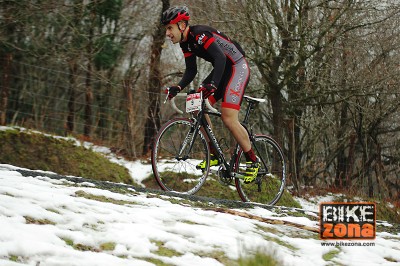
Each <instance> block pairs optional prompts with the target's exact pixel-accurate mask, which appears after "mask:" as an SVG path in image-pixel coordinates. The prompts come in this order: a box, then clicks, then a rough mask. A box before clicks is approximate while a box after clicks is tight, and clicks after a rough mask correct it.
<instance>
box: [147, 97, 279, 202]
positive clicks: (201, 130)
mask: <svg viewBox="0 0 400 266" xmlns="http://www.w3.org/2000/svg"><path fill="white" fill-rule="evenodd" d="M167 97H168V96H167ZM166 100H167V98H166ZM173 100H174V99H172V100H171V103H172V105H173V106H175V107H174V108H175V109H176V110H177V111H178V112H179V113H182V112H181V111H180V110H179V109H177V108H176V105H175V102H174V101H173ZM244 100H245V101H246V102H247V103H248V106H247V108H246V111H245V116H244V119H243V121H242V122H241V124H242V125H243V126H244V128H245V129H246V130H247V132H248V133H249V136H250V141H251V144H252V147H253V149H254V151H255V153H256V155H257V156H258V157H259V159H260V160H261V167H260V169H259V172H258V175H257V177H256V179H255V181H253V182H252V183H250V184H244V183H243V177H244V174H245V167H246V160H245V158H244V154H243V150H242V149H241V148H240V146H239V144H237V143H236V146H235V149H234V152H233V153H232V154H231V159H230V160H229V162H228V160H227V159H226V157H225V155H224V152H223V151H222V149H221V146H220V144H219V143H218V141H217V139H216V136H215V135H214V132H213V131H212V128H211V126H210V124H209V123H208V122H207V120H206V117H205V115H206V114H208V115H211V116H218V117H221V113H220V112H219V111H217V110H215V109H214V108H212V107H211V106H210V105H209V103H208V100H204V99H202V96H201V94H200V93H188V94H187V100H186V103H187V105H186V110H187V112H188V113H190V116H191V117H190V118H185V117H179V118H174V119H171V120H169V121H167V122H166V123H165V124H164V125H162V127H161V128H160V130H159V132H158V134H157V135H156V137H155V140H154V143H153V149H152V154H151V162H152V168H153V174H154V177H155V179H156V181H157V183H158V185H159V186H160V187H161V189H163V190H165V191H174V192H177V193H184V194H190V195H192V194H195V193H196V192H197V191H199V189H200V188H201V187H202V185H203V184H204V182H205V181H206V179H207V176H208V175H209V173H210V172H211V173H214V174H216V175H217V177H218V178H219V181H220V182H221V183H222V184H224V185H227V186H228V185H231V184H233V181H234V183H235V187H236V190H237V192H238V194H239V196H240V198H241V200H242V201H245V202H255V203H261V204H267V205H274V204H275V203H277V202H278V200H279V199H280V198H281V196H282V194H283V191H284V187H285V183H286V165H285V159H284V154H283V151H282V149H281V147H280V146H279V144H278V143H277V142H276V141H275V140H274V139H273V138H272V137H270V136H267V135H263V134H254V133H253V130H252V128H250V129H249V124H248V122H249V117H250V113H251V111H253V110H254V109H255V107H256V106H257V105H258V104H260V103H263V102H265V101H266V100H265V99H259V98H253V97H250V96H247V95H245V96H244ZM164 103H165V102H164ZM188 103H189V104H188ZM188 105H189V106H188ZM190 105H192V106H190ZM207 106H208V108H207ZM210 109H211V110H210ZM206 136H207V137H208V140H210V145H213V146H214V148H215V150H216V151H217V154H215V155H216V156H218V158H219V161H220V162H221V164H220V165H219V166H217V167H215V166H213V167H210V163H209V162H210V147H209V144H208V140H207V138H206ZM203 160H205V161H206V167H205V169H203V170H201V169H197V168H196V166H197V165H198V164H199V163H200V162H202V161H203Z"/></svg>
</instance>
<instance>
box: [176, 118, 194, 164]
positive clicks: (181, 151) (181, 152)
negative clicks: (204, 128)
mask: <svg viewBox="0 0 400 266" xmlns="http://www.w3.org/2000/svg"><path fill="white" fill-rule="evenodd" d="M199 130H200V125H194V126H192V127H191V128H190V130H189V132H188V133H187V134H186V137H185V139H184V140H183V143H182V146H181V148H180V149H179V153H178V155H177V156H176V157H175V159H177V160H178V161H180V160H187V159H189V152H190V151H191V150H192V148H193V144H194V141H195V139H196V135H197V133H198V132H199ZM188 144H189V148H188V149H186V146H187V145H188ZM185 150H186V153H185Z"/></svg>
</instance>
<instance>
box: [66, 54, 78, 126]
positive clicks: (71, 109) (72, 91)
mask: <svg viewBox="0 0 400 266" xmlns="http://www.w3.org/2000/svg"><path fill="white" fill-rule="evenodd" d="M77 70H78V64H77V63H76V61H74V60H73V62H70V64H69V99H68V115H67V125H66V134H70V133H72V132H73V131H74V128H75V100H76V74H77Z"/></svg>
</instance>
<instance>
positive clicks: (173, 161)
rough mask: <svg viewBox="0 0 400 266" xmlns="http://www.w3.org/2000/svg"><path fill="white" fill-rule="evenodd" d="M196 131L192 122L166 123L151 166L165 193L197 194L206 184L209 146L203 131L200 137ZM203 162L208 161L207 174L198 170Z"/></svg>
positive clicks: (175, 121) (154, 149) (155, 143)
mask: <svg viewBox="0 0 400 266" xmlns="http://www.w3.org/2000/svg"><path fill="white" fill-rule="evenodd" d="M193 131H194V125H193V123H192V121H191V120H189V119H186V118H176V119H173V120H170V121H168V122H167V123H165V124H164V125H163V126H162V128H161V129H160V131H159V133H158V134H157V136H156V138H155V141H154V144H153V149H152V155H151V163H152V167H153V174H154V177H155V179H156V181H157V183H158V184H159V185H160V187H161V189H163V190H167V191H174V192H178V193H185V194H194V193H196V192H197V191H198V190H199V189H200V188H201V186H202V185H203V183H204V182H205V181H206V178H207V175H208V172H209V160H210V155H209V154H210V151H209V147H208V143H207V140H206V138H205V137H204V135H203V133H202V132H201V131H200V130H199V131H198V133H197V135H196V136H194V134H193ZM193 138H194V143H193V146H192V147H191V149H190V142H191V141H192V139H193ZM189 149H190V150H189ZM203 160H206V162H207V167H206V168H205V169H204V170H199V169H196V166H197V165H198V164H199V163H200V162H201V161H203Z"/></svg>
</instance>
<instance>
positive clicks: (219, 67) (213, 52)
mask: <svg viewBox="0 0 400 266" xmlns="http://www.w3.org/2000/svg"><path fill="white" fill-rule="evenodd" d="M207 52H208V53H209V54H210V56H211V57H212V58H213V59H214V64H213V66H214V70H213V72H214V73H213V75H212V80H211V81H212V82H213V83H214V84H215V86H216V87H218V84H219V82H220V81H221V78H222V75H223V74H224V71H225V63H226V56H225V54H224V52H223V51H222V50H221V48H219V46H218V45H217V44H216V43H215V42H212V43H211V44H210V45H209V46H208V48H207Z"/></svg>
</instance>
